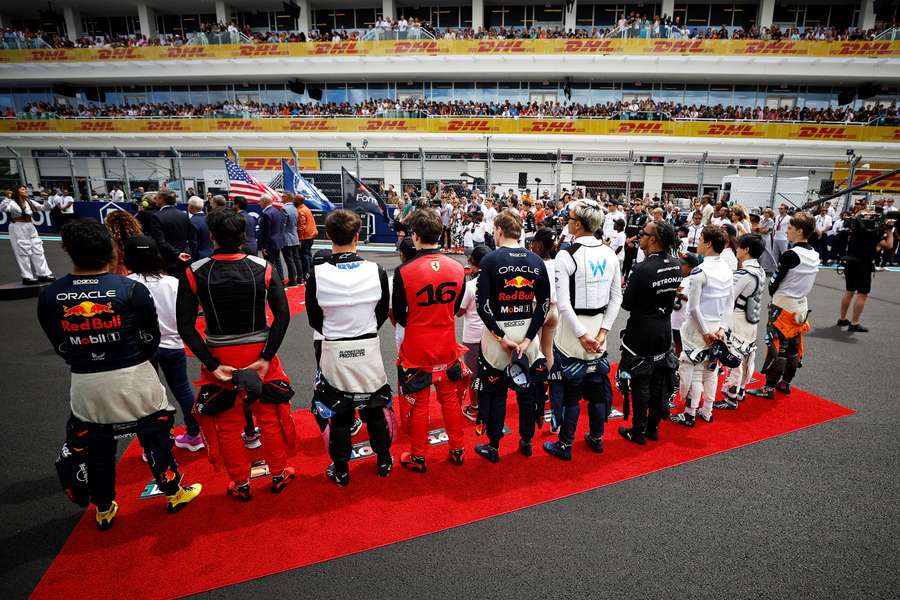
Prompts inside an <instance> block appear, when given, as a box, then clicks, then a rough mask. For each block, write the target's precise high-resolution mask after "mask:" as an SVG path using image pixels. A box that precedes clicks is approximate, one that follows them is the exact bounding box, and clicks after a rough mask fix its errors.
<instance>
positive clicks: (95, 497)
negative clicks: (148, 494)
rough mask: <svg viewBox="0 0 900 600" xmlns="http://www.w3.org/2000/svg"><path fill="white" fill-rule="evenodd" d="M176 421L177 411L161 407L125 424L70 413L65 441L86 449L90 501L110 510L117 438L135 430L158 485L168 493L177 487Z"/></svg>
mask: <svg viewBox="0 0 900 600" xmlns="http://www.w3.org/2000/svg"><path fill="white" fill-rule="evenodd" d="M174 424H175V411H160V412H158V413H154V414H152V415H148V416H146V417H144V418H142V419H139V420H138V421H137V422H136V423H134V424H125V425H122V426H112V425H101V424H98V423H88V422H85V421H82V420H80V419H78V418H76V417H75V416H74V415H73V416H70V417H69V421H68V423H66V443H67V444H68V445H69V448H78V449H86V450H87V469H88V490H89V492H90V496H91V502H92V503H93V504H95V505H97V509H98V510H108V509H109V507H110V505H111V504H112V502H113V500H115V499H116V450H117V449H118V445H119V444H118V438H120V437H130V434H132V433H136V434H137V438H138V441H139V442H140V444H141V447H142V448H143V449H144V453H145V454H146V455H147V466H148V467H150V472H151V473H153V479H154V480H155V481H156V485H157V486H159V489H160V490H161V491H162V492H163V493H164V494H165V495H167V496H171V495H172V494H174V493H175V492H177V491H178V488H179V486H180V485H181V473H179V472H178V463H177V462H176V461H175V457H174V456H173V455H172V447H173V445H174V443H175V441H174V438H173V436H172V427H173V426H174ZM128 425H130V426H128Z"/></svg>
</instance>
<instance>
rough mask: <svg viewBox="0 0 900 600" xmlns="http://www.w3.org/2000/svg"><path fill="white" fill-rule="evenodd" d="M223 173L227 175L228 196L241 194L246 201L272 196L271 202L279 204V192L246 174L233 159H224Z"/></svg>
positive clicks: (256, 200) (232, 196)
mask: <svg viewBox="0 0 900 600" xmlns="http://www.w3.org/2000/svg"><path fill="white" fill-rule="evenodd" d="M225 173H226V174H227V175H228V197H229V198H231V199H232V200H233V199H234V198H235V197H236V196H243V197H244V198H246V199H247V202H259V199H260V198H261V197H263V196H269V197H270V198H272V203H273V204H281V194H279V193H278V192H276V191H275V190H273V189H272V188H270V187H269V186H267V185H266V184H264V183H262V182H260V181H259V180H258V179H256V178H255V177H251V176H250V175H249V174H247V171H245V170H243V169H242V168H240V167H239V166H238V165H237V163H235V162H234V161H231V160H228V159H227V158H226V159H225Z"/></svg>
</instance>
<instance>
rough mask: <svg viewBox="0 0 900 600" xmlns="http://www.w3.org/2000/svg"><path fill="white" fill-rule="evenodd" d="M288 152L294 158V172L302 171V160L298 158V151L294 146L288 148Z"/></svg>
mask: <svg viewBox="0 0 900 600" xmlns="http://www.w3.org/2000/svg"><path fill="white" fill-rule="evenodd" d="M288 150H290V151H291V156H293V157H294V170H295V171H300V159H299V158H298V156H299V155H298V153H297V151H296V150H294V147H293V146H288Z"/></svg>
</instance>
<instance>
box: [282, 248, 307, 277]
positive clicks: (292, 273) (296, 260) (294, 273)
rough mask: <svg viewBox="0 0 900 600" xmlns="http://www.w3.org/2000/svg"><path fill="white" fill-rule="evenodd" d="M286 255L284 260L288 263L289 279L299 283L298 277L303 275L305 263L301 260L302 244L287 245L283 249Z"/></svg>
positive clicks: (283, 253)
mask: <svg viewBox="0 0 900 600" xmlns="http://www.w3.org/2000/svg"><path fill="white" fill-rule="evenodd" d="M281 254H282V255H283V256H284V262H285V263H286V264H287V269H288V281H290V282H291V283H297V281H298V278H299V277H301V276H302V275H303V265H302V264H301V262H300V246H299V245H297V246H285V247H284V248H282V249H281Z"/></svg>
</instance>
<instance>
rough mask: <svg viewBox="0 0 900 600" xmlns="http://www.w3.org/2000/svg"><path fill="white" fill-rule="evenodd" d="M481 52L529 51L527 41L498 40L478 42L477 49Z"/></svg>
mask: <svg viewBox="0 0 900 600" xmlns="http://www.w3.org/2000/svg"><path fill="white" fill-rule="evenodd" d="M475 51H476V52H479V53H485V54H496V53H506V52H527V49H526V48H525V42H523V41H522V40H498V41H484V42H478V48H477V49H476V50H475Z"/></svg>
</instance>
